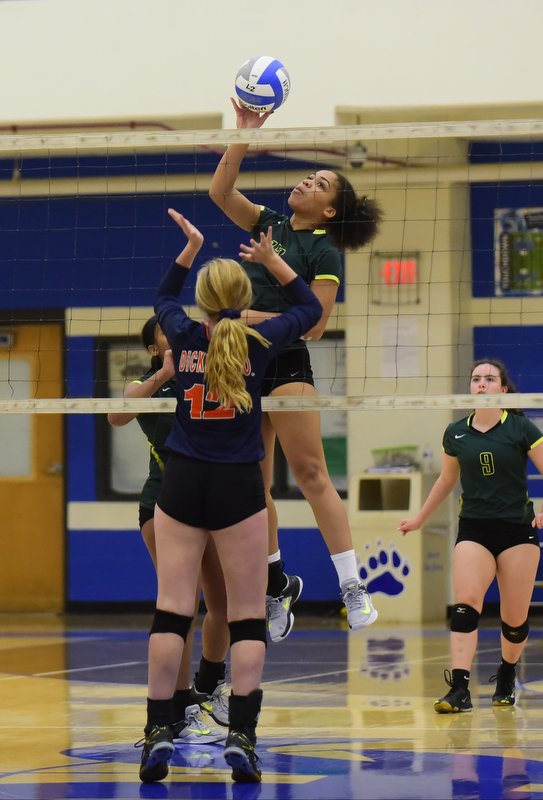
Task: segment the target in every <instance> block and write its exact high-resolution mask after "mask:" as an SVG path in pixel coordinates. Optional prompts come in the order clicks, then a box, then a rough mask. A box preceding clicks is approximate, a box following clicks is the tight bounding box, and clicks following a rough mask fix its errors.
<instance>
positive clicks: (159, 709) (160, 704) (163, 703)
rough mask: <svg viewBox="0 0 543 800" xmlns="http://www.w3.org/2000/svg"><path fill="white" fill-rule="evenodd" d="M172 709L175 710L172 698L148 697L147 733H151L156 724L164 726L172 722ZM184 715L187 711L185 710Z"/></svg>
mask: <svg viewBox="0 0 543 800" xmlns="http://www.w3.org/2000/svg"><path fill="white" fill-rule="evenodd" d="M172 711H173V701H172V699H171V698H170V699H169V700H151V698H150V697H148V698H147V725H146V726H145V728H144V730H145V733H146V734H147V733H150V732H151V728H153V727H154V726H155V725H159V726H160V727H163V726H164V725H170V726H171V724H172ZM183 716H185V713H184V712H183Z"/></svg>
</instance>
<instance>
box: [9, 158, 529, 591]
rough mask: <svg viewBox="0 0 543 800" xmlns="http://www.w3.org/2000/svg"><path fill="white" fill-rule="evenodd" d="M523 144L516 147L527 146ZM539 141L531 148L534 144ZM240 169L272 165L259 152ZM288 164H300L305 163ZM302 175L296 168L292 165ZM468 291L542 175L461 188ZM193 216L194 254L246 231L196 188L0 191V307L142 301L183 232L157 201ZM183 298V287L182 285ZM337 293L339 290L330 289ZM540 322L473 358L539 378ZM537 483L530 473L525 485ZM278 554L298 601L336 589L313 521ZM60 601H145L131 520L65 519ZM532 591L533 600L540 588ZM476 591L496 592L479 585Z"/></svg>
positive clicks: (85, 453) (487, 284)
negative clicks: (503, 217)
mask: <svg viewBox="0 0 543 800" xmlns="http://www.w3.org/2000/svg"><path fill="white" fill-rule="evenodd" d="M527 148H528V150H527ZM540 151H541V152H540ZM542 153H543V146H542V145H541V144H540V143H536V144H533V143H532V144H530V145H525V144H523V143H521V144H518V143H509V144H508V145H503V144H502V145H500V146H499V147H498V146H497V145H495V144H494V143H477V144H474V145H473V146H472V148H471V154H470V158H471V161H472V162H473V163H485V162H488V161H507V160H515V159H516V160H524V161H525V160H527V159H529V158H532V159H534V160H541V158H542V157H543V156H542ZM216 161H217V157H216V156H197V157H192V156H190V157H188V156H183V155H177V156H175V155H174V156H169V157H168V158H167V159H164V157H157V156H147V157H139V156H138V157H137V158H133V157H128V156H127V157H116V158H108V159H94V158H88V159H79V160H77V162H76V161H74V160H72V159H55V160H54V162H51V161H45V160H43V161H42V160H38V159H27V160H25V161H23V162H22V164H21V165H18V166H20V168H21V170H22V174H23V177H33V178H47V177H49V178H51V177H55V178H57V177H73V176H74V175H79V176H81V177H86V176H92V175H101V174H104V173H107V174H108V175H123V174H127V175H133V174H136V175H149V174H153V175H156V174H164V173H168V174H170V173H176V172H177V173H184V174H187V173H190V172H191V171H192V172H196V171H198V172H202V171H204V172H209V173H211V172H212V171H213V168H214V166H215V164H216ZM244 166H245V168H246V169H266V170H270V169H278V168H280V169H284V164H281V165H280V166H278V164H277V162H276V161H275V160H273V159H270V158H266V157H265V156H263V157H260V159H255V160H253V161H250V162H248V163H247V164H246V165H244ZM296 166H299V167H300V169H303V170H304V172H305V171H306V170H307V165H303V164H302V165H296V164H292V165H291V164H289V167H292V168H293V169H294V168H296ZM13 167H14V165H13V163H12V162H0V179H7V178H8V177H9V176H10V175H11V172H12V170H13ZM302 174H303V173H302ZM252 199H253V200H254V201H255V202H256V201H258V202H260V203H264V204H267V205H268V204H269V205H270V206H271V207H272V208H276V209H277V210H285V211H286V210H287V206H286V202H285V194H284V192H273V191H270V192H268V193H267V194H265V195H262V194H259V196H258V197H254V198H252ZM471 204H472V219H471V225H472V247H473V295H474V296H475V297H490V296H493V295H494V254H493V216H494V208H495V207H509V206H511V207H515V206H516V207H527V206H528V207H529V206H543V185H541V184H539V183H536V184H534V183H531V184H524V183H518V182H515V183H514V184H513V183H512V184H485V185H474V186H473V187H472V188H471ZM170 206H173V207H174V208H176V209H178V210H179V211H181V212H182V213H183V214H184V215H186V216H187V217H188V218H189V219H191V220H194V221H195V222H196V223H197V224H198V225H199V227H200V228H201V229H202V230H203V232H204V235H205V244H204V248H203V250H202V252H201V254H200V256H199V262H198V263H203V262H204V261H206V260H207V259H209V258H212V257H214V256H217V255H227V256H232V257H237V254H238V252H239V244H240V242H242V241H247V239H248V235H247V234H244V232H242V231H240V230H239V229H238V228H236V227H235V226H234V225H232V224H231V223H230V222H229V221H228V220H226V218H225V217H224V215H223V214H222V212H220V210H219V209H217V207H216V206H215V205H214V204H213V203H212V202H211V201H210V200H209V198H208V196H207V194H191V195H178V196H175V195H168V196H165V195H163V194H148V195H141V194H138V195H130V196H122V195H109V196H80V197H48V198H46V197H44V198H16V199H2V200H0V237H1V241H0V270H1V271H2V276H3V281H2V284H1V286H0V310H1V311H3V312H9V311H14V312H20V311H21V310H32V311H38V312H39V310H40V309H43V310H46V309H59V308H69V307H95V306H96V307H107V306H151V305H152V303H153V295H154V290H155V288H156V286H157V283H158V281H159V279H160V276H161V274H162V273H163V271H164V269H165V268H166V267H167V265H168V264H169V262H170V260H171V259H172V258H174V257H175V256H176V255H177V254H178V253H179V251H180V249H181V247H182V243H183V237H182V235H181V234H180V232H179V230H178V228H177V226H176V225H175V223H173V221H172V220H170V218H169V217H168V215H167V209H168V207H170ZM181 299H182V301H183V302H185V303H192V302H193V286H190V285H189V286H187V287H186V288H185V289H184V291H183V295H182V298H181ZM341 299H342V298H341V297H340V300H341ZM542 345H543V326H541V327H540V326H529V327H527V326H516V327H510V326H508V327H495V326H494V327H479V328H475V329H474V357H475V358H479V357H484V356H485V355H492V356H495V357H498V358H502V359H503V360H504V361H505V362H506V364H507V365H508V367H509V369H510V371H511V374H512V377H513V379H514V380H515V382H516V383H517V385H518V388H519V390H520V391H524V392H540V391H542V389H543V386H542V378H541V367H540V359H539V356H538V354H539V353H540V352H541V347H542ZM95 356H96V346H95V341H94V339H93V338H90V337H89V338H87V337H72V338H70V337H68V338H67V353H66V396H67V397H89V396H93V395H95V393H96V390H95V389H96V365H95ZM66 430H67V436H66V451H67V452H66V464H67V471H66V481H67V494H66V497H67V502H90V503H94V502H97V501H98V495H97V462H96V450H97V447H96V419H95V417H94V416H93V415H67V421H66ZM540 485H541V484H540V483H537V482H536V481H535V480H534V479H533V478H531V479H530V487H531V489H532V494H533V495H534V496H538V495H539V496H540V495H541V490H540V488H539V487H540ZM281 549H282V552H283V555H284V558H285V560H286V561H287V562H288V563H289V564H290V563H292V564H295V565H296V570H297V572H299V574H300V575H302V577H303V579H304V584H305V586H304V600H308V601H311V600H313V601H326V600H337V599H338V590H337V580H336V576H335V572H334V570H333V568H332V566H331V562H330V559H329V557H328V553H327V550H326V547H325V545H324V543H323V541H322V537H321V536H320V534H319V532H318V530H316V529H286V530H283V531H282V533H281ZM67 564H68V567H67V603H68V605H69V604H71V603H100V602H102V603H103V602H106V603H107V602H116V601H121V602H126V601H132V602H137V601H149V600H153V599H154V597H155V593H156V582H155V577H154V571H153V568H152V564H151V562H150V559H149V557H148V555H147V552H146V550H145V547H144V546H143V544H142V541H141V537H140V535H139V531H138V528H137V520H136V519H135V520H134V528H133V529H132V530H127V531H118V530H115V531H113V530H92V531H91V530H69V531H68V532H67ZM538 591H539V592H540V593H541V595H542V597H541V598H539V597H538V596H537V595H536V596H535V599H543V592H541V590H536V592H538ZM487 599H488V600H495V599H497V594H496V589H495V587H491V590H490V591H489V593H488V595H487Z"/></svg>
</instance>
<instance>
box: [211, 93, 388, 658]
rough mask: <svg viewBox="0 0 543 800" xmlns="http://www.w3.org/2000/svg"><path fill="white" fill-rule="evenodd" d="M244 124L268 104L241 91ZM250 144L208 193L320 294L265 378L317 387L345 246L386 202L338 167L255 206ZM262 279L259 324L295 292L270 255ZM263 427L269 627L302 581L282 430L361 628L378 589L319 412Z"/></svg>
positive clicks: (281, 629)
mask: <svg viewBox="0 0 543 800" xmlns="http://www.w3.org/2000/svg"><path fill="white" fill-rule="evenodd" d="M232 104H233V106H234V109H235V112H236V123H237V127H238V128H260V127H261V126H262V125H263V123H264V122H265V120H266V119H267V118H268V117H269V113H267V114H262V115H259V114H258V113H256V112H254V111H250V110H249V109H247V108H245V107H244V106H242V105H238V104H237V103H236V102H235V101H234V100H232ZM247 148H248V145H245V144H235V145H231V146H230V147H228V149H227V150H226V152H225V154H224V156H223V157H222V158H221V161H220V163H219V165H218V167H217V170H216V172H215V175H214V177H213V180H212V183H211V187H210V190H209V195H210V197H211V199H212V200H213V201H214V202H215V203H216V204H217V205H218V206H219V207H220V208H221V209H222V210H223V211H224V213H225V214H226V216H227V217H229V218H230V219H231V220H232V221H233V222H235V223H236V225H238V226H239V227H240V228H242V229H243V230H245V231H251V232H252V236H253V237H255V238H256V237H257V236H258V235H259V234H260V233H261V232H262V231H267V229H268V226H270V225H271V226H272V231H273V234H272V236H273V246H274V248H275V250H276V252H278V253H280V255H281V257H282V258H283V259H284V260H285V261H286V262H287V263H288V264H289V265H290V266H291V267H292V268H293V269H294V271H295V272H296V273H297V274H298V275H300V276H301V277H302V278H303V280H304V281H305V282H306V283H307V285H308V286H310V287H311V289H312V291H313V292H314V293H315V295H316V296H317V297H318V299H319V301H320V303H321V305H322V307H323V314H322V316H321V318H320V320H319V321H318V323H317V324H316V325H315V326H314V327H313V328H312V329H311V330H310V331H309V332H308V333H307V335H306V336H305V337H303V339H298V341H296V342H292V343H291V344H290V345H289V346H288V347H286V348H284V349H283V350H282V351H281V352H280V353H278V354H277V356H276V357H275V358H274V359H272V361H270V364H269V366H268V369H267V372H266V377H265V380H264V383H263V386H262V394H263V395H265V396H266V395H271V396H273V397H285V396H302V395H303V396H304V397H308V396H309V397H313V396H315V394H316V391H315V387H314V382H313V373H312V370H311V364H310V359H309V353H308V349H307V346H306V343H305V341H304V339H305V340H310V339H320V338H321V336H322V334H323V333H324V330H325V327H326V323H327V321H328V318H329V316H330V314H331V312H332V309H333V307H334V304H335V301H336V295H337V290H338V287H339V284H340V281H341V274H342V267H341V256H340V251H342V250H344V249H357V248H359V247H362V246H363V245H365V244H367V242H369V241H370V240H371V239H372V238H373V237H374V236H375V234H376V232H377V229H378V224H379V221H380V211H379V209H378V207H377V206H376V204H375V203H374V202H373V201H372V200H370V199H369V198H367V197H362V198H359V197H357V196H356V194H355V192H354V190H353V187H352V186H351V184H350V183H349V182H348V181H347V180H346V179H345V178H344V177H343V176H342V175H339V174H338V173H336V172H332V171H330V170H320V171H318V172H316V173H314V174H312V175H310V176H309V177H308V178H306V179H305V180H303V181H302V182H301V183H300V184H298V186H296V187H295V189H293V191H292V192H291V194H290V196H289V199H288V203H289V206H290V208H291V210H292V212H293V214H292V216H291V217H290V219H289V218H288V217H287V216H285V215H283V214H278V213H276V212H275V211H271V210H270V209H268V208H265V207H263V206H260V205H255V204H254V203H252V202H251V201H250V200H249V199H248V198H246V197H245V196H244V195H242V194H241V193H240V192H239V191H238V190H237V189H236V188H235V182H236V179H237V177H238V173H239V169H240V166H241V162H242V161H243V158H244V156H245V153H246V152H247ZM246 268H247V272H248V275H249V277H250V279H251V284H252V287H253V294H254V297H253V302H252V305H251V310H250V311H247V312H244V316H243V319H245V320H246V321H247V322H248V323H249V324H251V325H253V324H256V323H258V322H260V321H262V320H263V319H269V318H270V317H273V316H274V315H275V314H277V313H281V312H282V311H284V310H285V309H287V308H289V306H290V299H289V298H288V297H287V296H286V294H285V292H284V291H282V289H281V287H280V286H279V285H278V283H277V281H276V280H275V279H274V277H273V276H272V275H270V274H269V272H268V271H267V270H266V269H265V268H263V266H262V265H261V264H254V263H250V264H246ZM262 434H263V438H264V444H265V448H266V456H265V459H264V461H263V463H262V472H263V475H264V484H265V486H266V501H267V506H268V520H269V582H268V590H267V614H268V627H269V632H270V637H271V639H272V641H274V642H276V641H280V640H281V639H283V638H285V636H287V635H288V633H289V632H290V630H291V629H292V625H293V615H292V611H291V606H292V604H293V603H294V602H296V600H297V599H298V597H299V596H300V592H301V590H302V581H301V579H300V578H299V577H298V576H295V575H285V574H284V572H283V564H282V561H281V552H280V550H279V540H278V535H277V530H278V520H277V512H276V509H275V505H274V503H273V500H272V498H271V494H270V490H271V484H272V478H273V460H274V445H275V437H276V436H277V437H278V438H279V441H280V443H281V447H282V449H283V452H284V454H285V457H286V459H287V461H288V463H289V465H290V468H291V469H292V472H293V474H294V477H295V478H296V481H297V484H298V486H299V488H300V490H301V492H302V494H303V495H304V497H305V498H306V500H307V501H308V502H309V503H310V505H311V508H312V510H313V513H314V515H315V519H316V522H317V525H318V527H319V529H320V531H321V533H322V535H323V537H324V540H325V542H326V545H327V547H328V550H329V552H330V554H331V558H332V561H333V563H334V566H335V568H336V571H337V575H338V579H339V584H340V589H341V596H342V599H343V602H344V603H345V606H346V610H347V621H348V623H349V626H350V627H351V628H352V629H353V630H356V629H358V628H362V627H364V626H366V625H371V623H372V622H374V621H375V620H376V619H377V611H376V610H375V609H374V608H373V606H372V603H371V598H370V596H369V594H368V593H367V591H366V588H365V586H364V585H363V584H362V583H361V582H360V576H359V573H358V566H357V562H356V556H355V551H354V547H353V541H352V537H351V531H350V528H349V522H348V519H347V513H346V511H345V508H344V506H343V503H342V501H341V498H340V497H339V495H338V493H337V491H336V489H335V487H334V485H333V484H332V481H331V480H330V476H329V474H328V468H327V466H326V461H325V457H324V450H323V446H322V439H321V429H320V414H319V412H318V411H280V412H268V413H267V414H264V416H263V427H262Z"/></svg>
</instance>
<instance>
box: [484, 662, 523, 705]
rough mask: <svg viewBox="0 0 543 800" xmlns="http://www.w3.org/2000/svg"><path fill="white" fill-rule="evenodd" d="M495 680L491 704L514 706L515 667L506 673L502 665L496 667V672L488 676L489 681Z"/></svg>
mask: <svg viewBox="0 0 543 800" xmlns="http://www.w3.org/2000/svg"><path fill="white" fill-rule="evenodd" d="M494 681H496V691H495V692H494V695H493V696H492V705H494V706H514V705H515V682H516V672H515V669H514V668H513V670H512V671H511V670H509V673H508V674H505V673H504V669H503V667H502V666H501V664H500V666H499V667H498V672H497V674H496V675H493V676H492V677H491V678H489V680H488V682H489V683H494Z"/></svg>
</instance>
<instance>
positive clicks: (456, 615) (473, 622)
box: [451, 603, 481, 633]
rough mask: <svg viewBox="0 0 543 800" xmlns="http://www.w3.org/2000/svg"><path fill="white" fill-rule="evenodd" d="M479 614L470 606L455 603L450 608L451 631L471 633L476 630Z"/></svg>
mask: <svg viewBox="0 0 543 800" xmlns="http://www.w3.org/2000/svg"><path fill="white" fill-rule="evenodd" d="M480 616H481V615H480V614H479V612H478V611H476V610H475V609H474V608H473V607H472V606H468V605H466V604H465V603H457V604H456V605H455V606H453V607H452V610H451V631H455V632H457V633H471V632H472V631H476V630H477V626H478V625H479V617H480Z"/></svg>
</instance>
